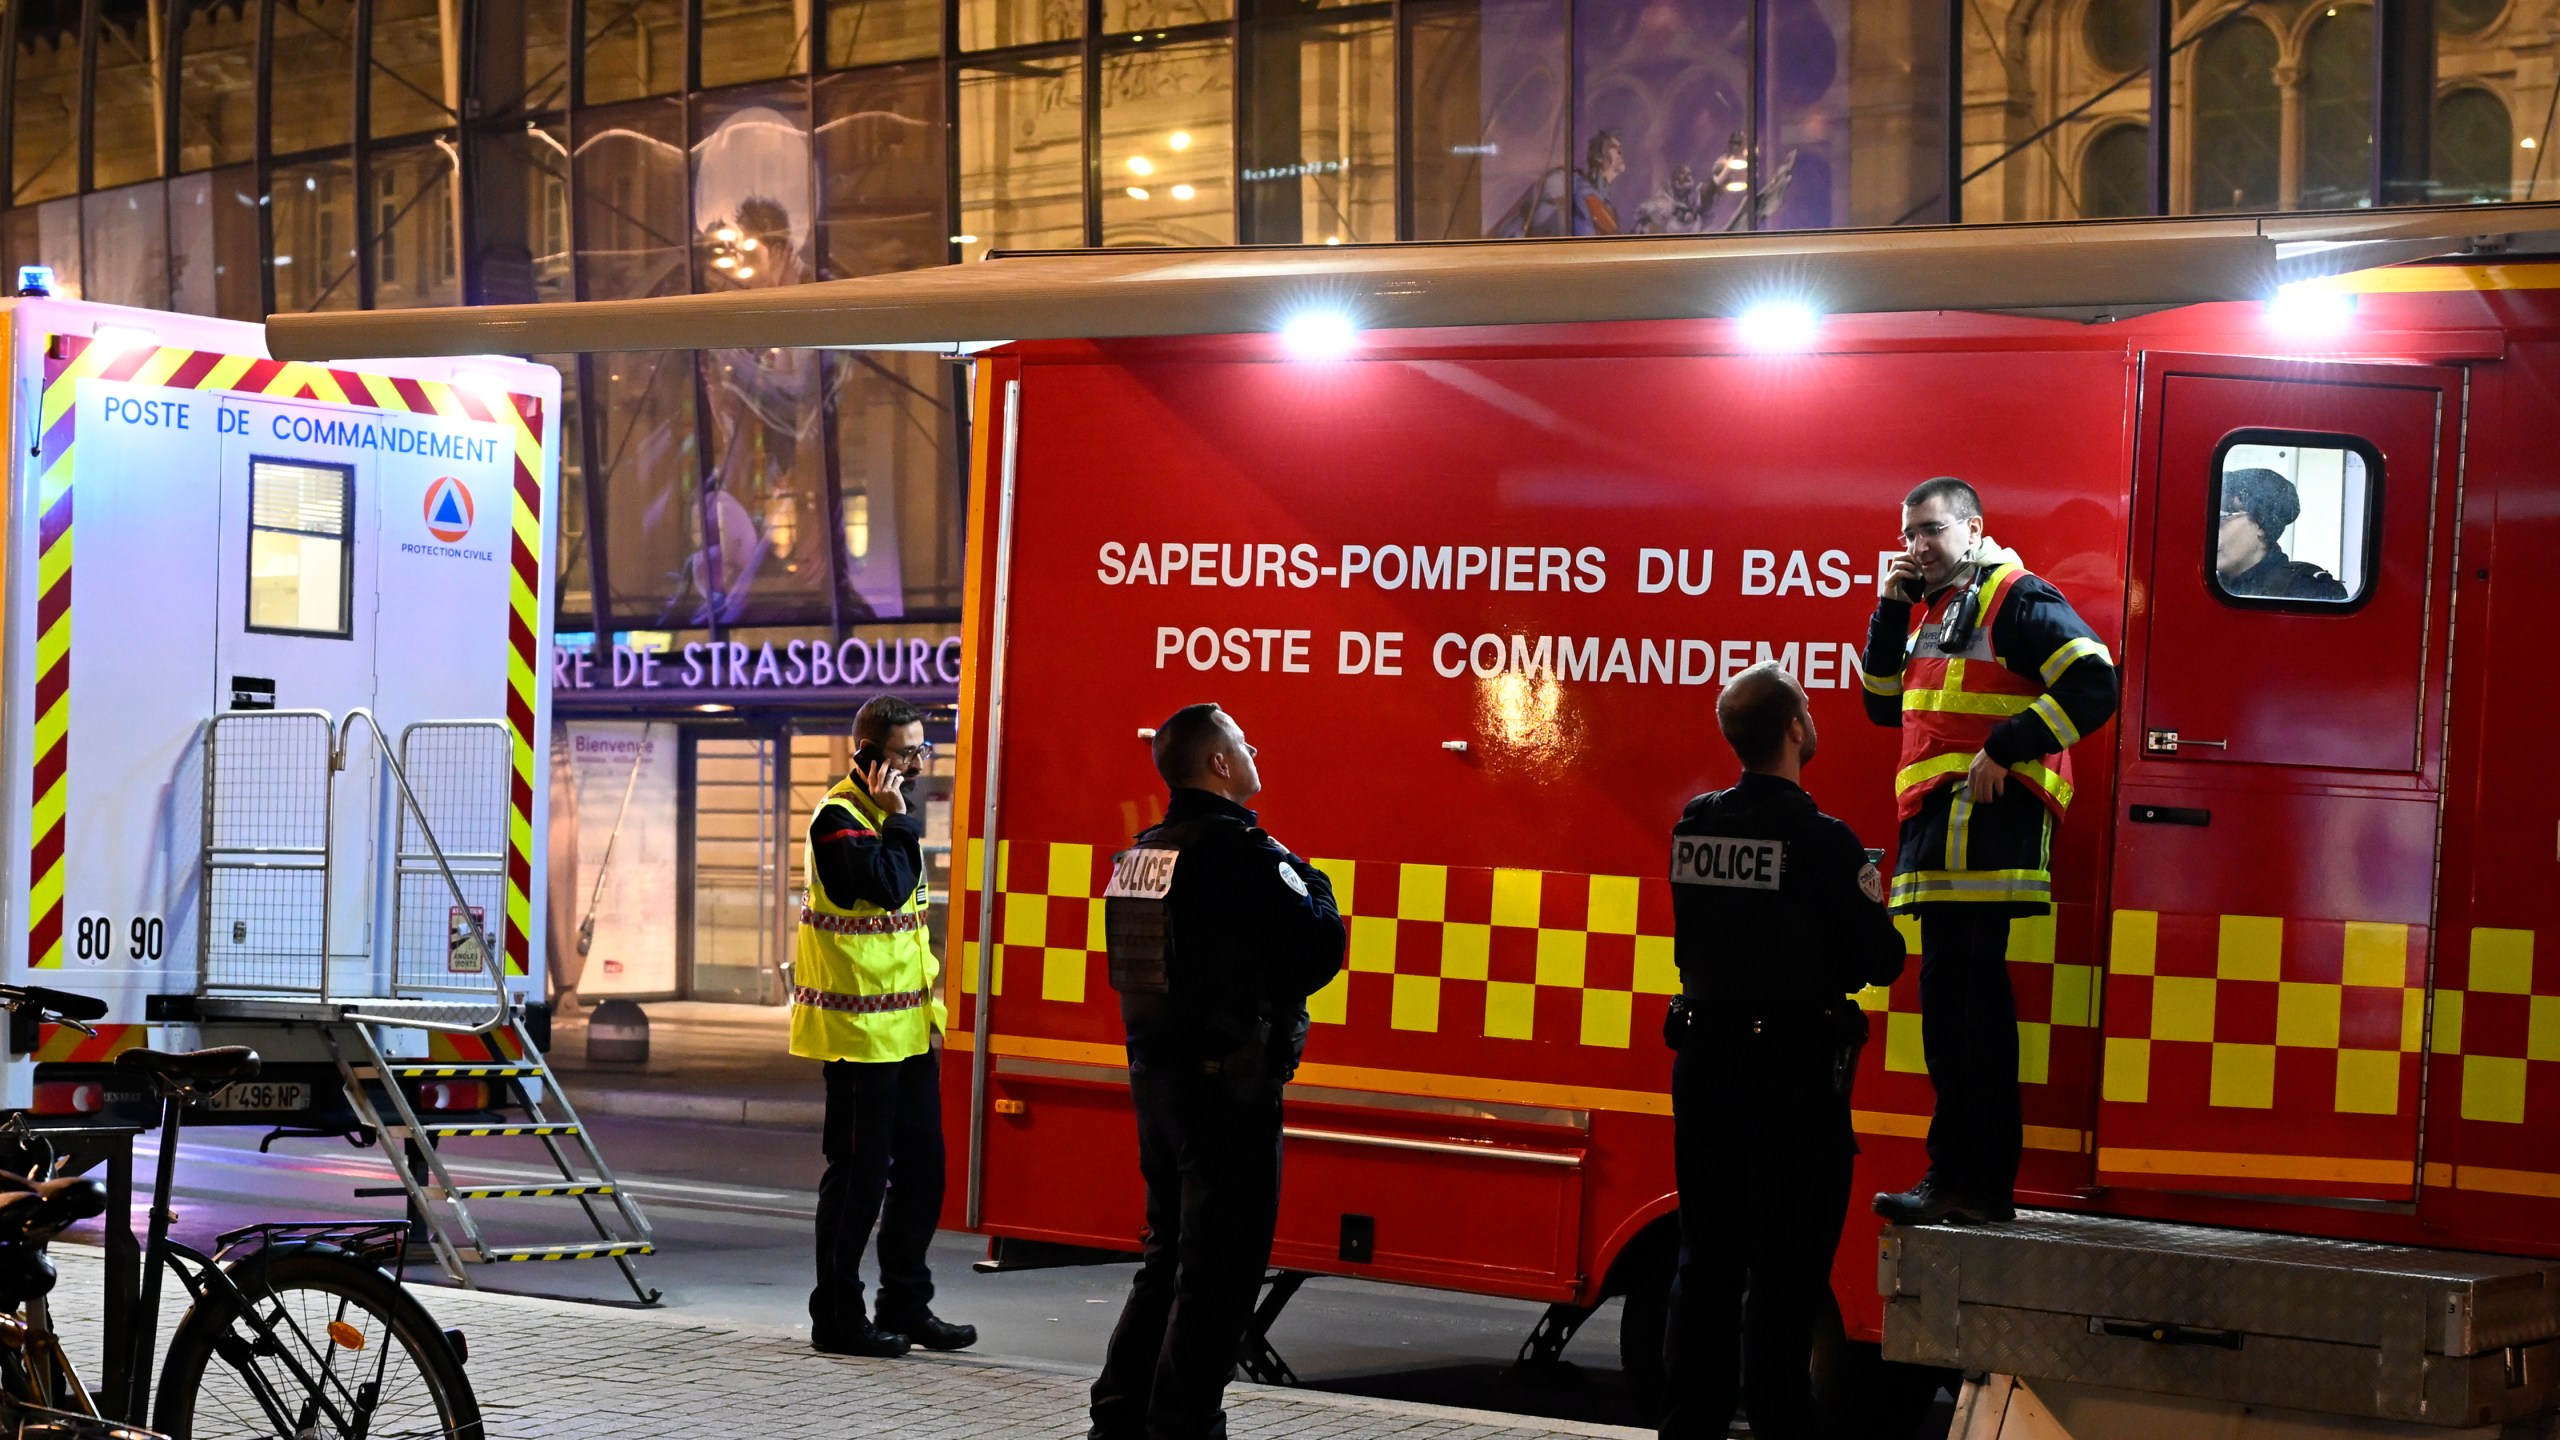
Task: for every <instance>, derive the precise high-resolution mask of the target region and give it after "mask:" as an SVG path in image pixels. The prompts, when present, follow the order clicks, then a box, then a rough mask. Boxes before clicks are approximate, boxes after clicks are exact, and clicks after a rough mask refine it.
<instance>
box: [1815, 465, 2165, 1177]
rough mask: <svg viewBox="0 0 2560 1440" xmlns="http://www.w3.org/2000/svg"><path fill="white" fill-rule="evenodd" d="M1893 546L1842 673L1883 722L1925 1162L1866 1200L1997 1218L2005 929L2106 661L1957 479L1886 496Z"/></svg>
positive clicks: (2049, 879) (2044, 841)
mask: <svg viewBox="0 0 2560 1440" xmlns="http://www.w3.org/2000/svg"><path fill="white" fill-rule="evenodd" d="M1902 542H1903V553H1902V554H1901V555H1899V556H1896V557H1894V559H1893V561H1892V563H1891V564H1889V565H1887V566H1886V567H1885V570H1884V573H1883V574H1882V575H1880V576H1878V577H1877V592H1878V600H1877V604H1876V613H1875V616H1874V618H1873V619H1872V620H1870V621H1869V622H1868V626H1867V649H1866V655H1865V658H1864V659H1863V660H1862V661H1861V663H1860V665H1859V670H1860V675H1859V681H1860V684H1861V685H1862V686H1863V688H1864V689H1865V691H1866V695H1865V700H1866V708H1867V716H1868V718H1869V719H1871V720H1873V721H1875V722H1876V723H1877V724H1879V725H1890V726H1896V727H1899V728H1900V729H1901V731H1902V755H1901V758H1900V760H1899V761H1898V762H1897V765H1896V770H1895V774H1894V785H1893V788H1894V801H1895V806H1896V808H1897V809H1898V810H1899V812H1900V813H1901V816H1902V834H1901V838H1900V843H1899V844H1898V846H1897V847H1896V851H1895V859H1894V867H1893V890H1892V895H1891V904H1892V907H1893V909H1894V911H1895V912H1896V913H1898V914H1906V915H1917V916H1918V917H1919V919H1920V1049H1921V1054H1922V1057H1923V1058H1924V1059H1925V1060H1926V1061H1927V1063H1928V1066H1929V1083H1930V1085H1931V1087H1932V1088H1934V1089H1935V1090H1936V1091H1937V1108H1936V1110H1935V1112H1934V1113H1933V1114H1932V1115H1931V1116H1930V1117H1929V1173H1928V1174H1927V1175H1926V1176H1924V1177H1922V1179H1921V1181H1920V1183H1919V1184H1918V1185H1915V1186H1913V1187H1912V1188H1911V1189H1909V1190H1905V1191H1901V1192H1899V1193H1896V1194H1891V1195H1879V1196H1877V1197H1876V1201H1875V1208H1876V1213H1878V1214H1880V1215H1882V1216H1884V1217H1885V1218H1886V1219H1888V1220H1894V1221H1901V1222H1917V1223H1930V1222H1935V1221H1942V1220H1953V1221H1957V1222H1959V1223H1965V1222H1972V1223H1979V1222H1982V1221H1986V1220H1989V1221H1997V1220H2007V1219H2009V1218H2011V1216H2012V1215H2014V1214H2015V1213H2016V1209H2015V1205H2016V1190H2017V1181H2018V1159H2019V1153H2020V1148H2021V1141H2022V1140H2023V1138H2024V1136H2023V1130H2022V1127H2021V1125H2020V1118H2021V1117H2020V1114H2019V1106H2018V1007H2017V998H2016V996H2015V995H2014V994H2012V992H2011V991H2010V988H2009V965H2008V951H2009V922H2010V921H2011V920H2012V919H2015V918H2018V917H2021V916H2029V915H2042V914H2044V913H2045V912H2046V911H2048V910H2050V909H2051V908H2052V902H2053V875H2052V873H2051V871H2052V858H2051V857H2052V854H2053V829H2054V826H2055V825H2056V824H2058V823H2060V821H2061V819H2062V815H2063V812H2064V811H2065V810H2067V809H2069V808H2070V805H2071V753H2070V752H2071V747H2072V746H2073V745H2076V744H2078V743H2079V742H2080V738H2081V737H2082V736H2084V735H2087V734H2089V733H2091V732H2092V731H2094V730H2096V729H2097V728H2098V727H2099V726H2101V725H2104V724H2106V723H2107V721H2108V720H2109V719H2110V718H2112V717H2113V716H2114V714H2115V710H2116V671H2115V662H2114V660H2113V659H2112V658H2110V657H2109V656H2108V654H2107V647H2106V646H2105V645H2104V644H2102V643H2100V642H2099V640H2098V637H2097V635H2096V633H2095V632H2093V631H2092V630H2090V628H2089V626H2088V623H2087V622H2086V621H2084V620H2082V619H2081V618H2080V615H2079V612H2077V611H2075V610H2073V609H2072V608H2071V602H2070V601H2068V600H2065V599H2064V598H2063V596H2062V592H2061V591H2059V590H2056V589H2054V588H2053V587H2052V586H2051V585H2048V584H2046V583H2045V582H2044V581H2043V580H2041V579H2039V578H2037V577H2036V576H2034V575H2032V574H2029V573H2028V571H2027V568H2026V566H2025V564H2024V563H2022V562H2021V561H2020V560H2019V558H2018V556H2017V555H2016V554H2015V553H2014V552H2012V551H2008V550H2004V549H2002V548H2000V547H1999V546H1998V545H1996V544H1994V543H1992V541H1991V540H1990V538H1989V537H1988V536H1986V535H1984V534H1983V520H1982V497H1981V496H1979V495H1977V494H1975V493H1974V489H1973V487H1972V486H1970V485H1968V484H1966V483H1965V482H1963V481H1962V480H1958V479H1955V478H1953V477H1951V476H1941V477H1940V478H1938V479H1935V480H1930V481H1926V482H1924V483H1922V484H1921V485H1920V486H1919V488H1917V489H1915V490H1913V491H1912V492H1911V493H1910V494H1909V495H1908V496H1906V497H1904V499H1903V502H1902ZM1915 609H1916V610H1917V611H1918V612H1919V613H1918V615H1917V616H1916V617H1915V616H1914V614H1913V611H1914V610H1915ZM1915 619H1916V623H1915Z"/></svg>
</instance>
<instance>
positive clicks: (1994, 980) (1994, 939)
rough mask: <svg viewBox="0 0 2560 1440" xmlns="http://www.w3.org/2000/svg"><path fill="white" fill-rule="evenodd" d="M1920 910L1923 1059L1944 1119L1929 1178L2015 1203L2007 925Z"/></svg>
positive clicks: (1932, 1128) (1998, 919)
mask: <svg viewBox="0 0 2560 1440" xmlns="http://www.w3.org/2000/svg"><path fill="white" fill-rule="evenodd" d="M1985 909H1990V910H1991V913H1984V911H1982V910H1977V909H1975V908H1974V907H1973V906H1971V905H1924V906H1922V907H1920V1049H1921V1053H1922V1055H1923V1056H1924V1057H1925V1058H1926V1059H1927V1061H1928V1063H1929V1083H1930V1085H1931V1086H1932V1087H1934V1088H1935V1089H1936V1091H1937V1095H1938V1104H1937V1109H1936V1110H1935V1111H1934V1112H1933V1113H1932V1114H1931V1115H1930V1117H1929V1176H1930V1178H1931V1179H1932V1180H1934V1181H1936V1182H1937V1183H1938V1184H1939V1185H1941V1186H1944V1187H1945V1188H1947V1189H1950V1190H1953V1191H1954V1192H1955V1193H1956V1194H1958V1195H1960V1196H1962V1197H1964V1198H1965V1199H1968V1200H1981V1201H1990V1202H1996V1203H2003V1204H2005V1203H2007V1202H2008V1201H2009V1200H2010V1199H2011V1198H2012V1196H2013V1195H2014V1194H2015V1193H2016V1190H2017V1185H2018V1151H2019V1148H2020V1144H2021V1141H2020V1130H2019V1120H2018V1001H2017V997H2016V996H2015V995H2014V994H2012V993H2011V992H2010V989H2009V958H2008V957H2009V916H2008V914H2007V912H2006V909H2005V907H2003V908H1997V909H1993V908H1992V907H1985Z"/></svg>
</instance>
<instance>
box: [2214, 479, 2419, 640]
mask: <svg viewBox="0 0 2560 1440" xmlns="http://www.w3.org/2000/svg"><path fill="white" fill-rule="evenodd" d="M2369 480H2370V477H2368V475H2367V474H2366V468H2365V458H2364V456H2363V455H2361V454H2359V453H2358V452H2356V451H2354V450H2349V449H2347V448H2345V447H2343V446H2321V445H2303V446H2294V445H2234V446H2232V447H2231V448H2230V449H2229V450H2228V451H2227V452H2225V454H2224V456H2223V461H2222V485H2221V492H2220V501H2221V503H2220V507H2219V511H2218V514H2217V515H2216V518H2215V530H2214V557H2213V564H2214V583H2215V584H2216V585H2217V586H2219V587H2220V588H2221V589H2222V591H2223V593H2225V594H2227V595H2233V596H2238V597H2241V598H2244V599H2256V600H2291V601H2307V602H2316V603H2328V604H2348V603H2352V602H2354V601H2356V600H2359V599H2362V598H2363V596H2364V589H2365V585H2366V583H2367V581H2368V579H2369V578H2370V577H2368V576H2367V575H2366V573H2365V554H2366V550H2367V534H2366V532H2367V529H2368V528H2369V527H2370V526H2371V524H2372V522H2373V509H2374V503H2375V501H2376V500H2378V499H2379V498H2380V497H2379V496H2378V495H2377V494H2376V493H2375V490H2376V487H2375V486H2373V485H2372V484H2371V483H2369Z"/></svg>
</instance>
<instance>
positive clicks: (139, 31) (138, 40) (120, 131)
mask: <svg viewBox="0 0 2560 1440" xmlns="http://www.w3.org/2000/svg"><path fill="white" fill-rule="evenodd" d="M158 8H159V4H158V0H100V4H99V6H98V56H97V71H98V73H97V79H96V89H95V91H94V93H93V94H92V95H91V97H90V102H89V104H90V112H89V114H90V119H89V126H90V131H91V137H90V146H91V149H92V152H93V153H92V154H91V155H90V159H89V164H90V181H89V183H90V184H91V185H94V186H96V187H97V188H99V189H101V190H104V189H107V188H109V187H111V186H116V185H129V184H132V183H133V182H134V181H136V180H152V179H157V178H158V177H159V174H160V141H161V117H160V57H159V56H158V54H156V53H155V50H154V44H153V42H154V40H155V39H156V38H157V36H158V35H159V32H160V26H159V25H158V24H157V23H155V17H154V15H153V13H152V12H153V11H155V10H157V9H158ZM164 243H165V242H164Z"/></svg>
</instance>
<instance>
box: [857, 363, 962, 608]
mask: <svg viewBox="0 0 2560 1440" xmlns="http://www.w3.org/2000/svg"><path fill="white" fill-rule="evenodd" d="M827 375H828V382H827V383H828V404H829V405H830V406H831V407H832V408H833V410H834V412H835V427H836V477H837V484H838V486H839V487H840V488H841V491H842V501H841V511H842V514H841V518H840V526H839V528H840V530H841V533H842V535H843V545H844V549H843V556H844V592H843V608H844V612H845V615H846V618H847V619H860V618H878V619H892V618H895V617H897V616H900V615H903V614H905V613H907V612H908V611H909V610H911V609H946V608H949V607H952V606H956V605H958V604H959V603H960V530H961V522H960V514H959V501H960V495H959V487H958V483H957V482H958V476H957V474H956V473H955V470H954V466H953V463H952V460H953V451H952V442H953V438H954V436H955V434H956V430H955V427H954V423H953V410H954V407H955V406H956V404H957V403H958V400H959V381H958V375H957V372H956V371H955V370H954V369H953V368H952V367H951V366H950V365H947V364H945V363H943V362H942V361H940V360H938V359H937V358H935V357H933V356H931V355H918V354H912V353H904V352H874V351H846V352H840V353H830V354H829V355H828V356H827Z"/></svg>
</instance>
